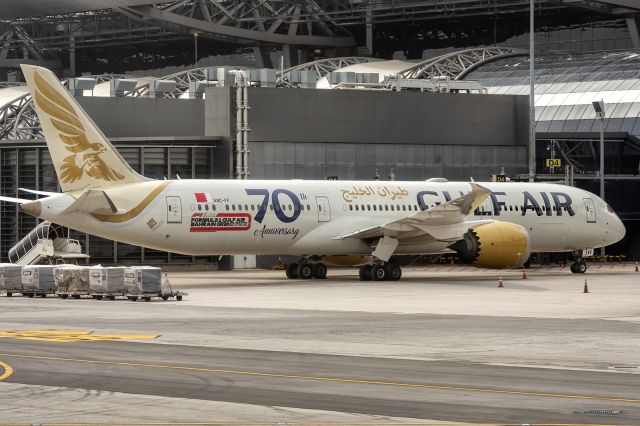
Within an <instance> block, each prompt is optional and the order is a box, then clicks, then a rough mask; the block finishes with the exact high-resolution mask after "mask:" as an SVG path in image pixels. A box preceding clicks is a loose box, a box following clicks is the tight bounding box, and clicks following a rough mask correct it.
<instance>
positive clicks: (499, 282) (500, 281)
mask: <svg viewBox="0 0 640 426" xmlns="http://www.w3.org/2000/svg"><path fill="white" fill-rule="evenodd" d="M503 287H504V285H503V284H502V275H501V276H500V279H499V280H498V288H503Z"/></svg>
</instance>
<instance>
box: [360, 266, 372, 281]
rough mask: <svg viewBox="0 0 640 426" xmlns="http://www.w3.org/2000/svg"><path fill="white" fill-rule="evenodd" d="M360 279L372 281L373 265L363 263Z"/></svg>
mask: <svg viewBox="0 0 640 426" xmlns="http://www.w3.org/2000/svg"><path fill="white" fill-rule="evenodd" d="M359 274H360V281H371V274H372V266H371V265H363V266H361V267H360V271H359Z"/></svg>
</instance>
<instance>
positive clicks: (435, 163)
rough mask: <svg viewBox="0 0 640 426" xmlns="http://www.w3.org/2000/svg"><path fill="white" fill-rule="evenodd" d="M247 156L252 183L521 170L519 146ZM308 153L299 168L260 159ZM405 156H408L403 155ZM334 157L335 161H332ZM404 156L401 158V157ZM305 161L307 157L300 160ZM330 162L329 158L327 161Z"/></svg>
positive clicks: (271, 148) (316, 147)
mask: <svg viewBox="0 0 640 426" xmlns="http://www.w3.org/2000/svg"><path fill="white" fill-rule="evenodd" d="M252 146H253V148H252V150H251V152H252V155H251V156H250V157H249V160H250V161H249V163H250V165H249V168H250V170H251V176H252V177H253V178H256V179H325V178H326V177H327V176H338V177H339V179H342V180H346V179H356V180H358V179H359V180H362V179H373V178H374V176H375V173H376V170H377V171H378V173H379V175H380V179H382V180H387V179H388V176H389V173H390V172H391V169H393V171H394V174H395V177H396V179H397V180H424V179H428V178H431V177H445V178H447V179H450V180H462V181H468V180H469V179H470V178H471V177H473V178H474V179H476V180H487V179H488V178H489V176H490V175H492V174H497V173H499V172H500V171H501V170H502V168H503V167H504V170H505V172H506V173H507V175H510V176H513V175H515V174H521V173H525V172H526V158H527V150H526V147H523V146H469V145H467V146H463V145H409V144H362V143H357V144H353V143H349V144H333V143H320V142H318V143H315V142H297V143H296V142H256V143H254V144H253V145H252ZM300 150H304V152H305V155H313V156H314V157H310V158H309V159H308V160H306V161H305V163H304V164H290V163H289V162H288V160H287V158H286V157H281V156H278V155H264V154H265V153H267V152H273V153H274V154H275V153H276V152H278V151H281V152H286V151H292V152H296V153H297V152H299V151H300ZM406 153H409V155H411V157H408V156H406V155H407V154H406ZM334 154H335V157H332V156H333V155H334ZM403 156H405V160H404V161H403V160H402V158H403ZM305 158H306V157H305ZM329 158H334V160H332V161H329V160H328V159H329Z"/></svg>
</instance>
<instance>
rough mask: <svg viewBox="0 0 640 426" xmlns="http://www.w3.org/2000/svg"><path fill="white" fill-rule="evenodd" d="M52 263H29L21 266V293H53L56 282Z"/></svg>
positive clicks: (45, 295)
mask: <svg viewBox="0 0 640 426" xmlns="http://www.w3.org/2000/svg"><path fill="white" fill-rule="evenodd" d="M55 269H56V266H54V265H29V266H23V267H22V294H24V295H26V296H29V297H33V296H34V295H39V296H40V297H47V294H50V293H54V292H55V290H56V282H55V279H54V274H53V272H54V270H55Z"/></svg>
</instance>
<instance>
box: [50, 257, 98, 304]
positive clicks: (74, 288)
mask: <svg viewBox="0 0 640 426" xmlns="http://www.w3.org/2000/svg"><path fill="white" fill-rule="evenodd" d="M89 271H90V267H88V266H77V265H62V266H58V267H56V269H55V271H54V279H55V282H56V293H57V294H58V296H59V297H61V298H63V299H66V298H67V297H69V296H71V297H73V298H76V299H78V298H80V296H81V295H88V294H90V293H91V287H90V286H89Z"/></svg>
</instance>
